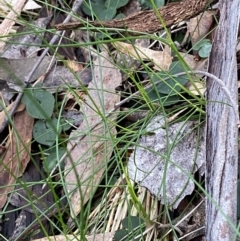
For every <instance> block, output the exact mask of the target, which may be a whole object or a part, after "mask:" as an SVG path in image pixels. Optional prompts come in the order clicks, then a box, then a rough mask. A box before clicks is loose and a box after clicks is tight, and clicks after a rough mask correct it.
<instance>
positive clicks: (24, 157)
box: [0, 110, 34, 208]
mask: <svg viewBox="0 0 240 241" xmlns="http://www.w3.org/2000/svg"><path fill="white" fill-rule="evenodd" d="M23 123H24V125H23ZM33 123H34V119H33V118H32V117H30V116H29V115H28V113H27V111H26V110H23V111H22V112H18V113H16V114H15V117H14V131H12V132H11V134H10V140H11V142H10V143H9V145H8V147H7V151H6V154H5V156H4V158H3V160H2V162H1V166H0V208H2V207H3V206H4V205H5V202H6V200H7V195H8V194H9V193H10V192H11V190H13V189H14V183H15V182H16V179H17V178H18V177H20V176H22V174H23V173H24V171H25V168H26V166H27V164H28V162H29V160H30V156H29V153H31V140H32V128H33ZM16 133H17V134H16Z"/></svg>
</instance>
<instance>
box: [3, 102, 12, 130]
mask: <svg viewBox="0 0 240 241" xmlns="http://www.w3.org/2000/svg"><path fill="white" fill-rule="evenodd" d="M13 105H14V102H12V103H11V104H10V105H8V106H7V107H6V111H10V110H11V108H12V106H13ZM6 111H5V110H2V111H0V125H2V124H3V122H4V121H5V119H6Z"/></svg>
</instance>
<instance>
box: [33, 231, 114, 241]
mask: <svg viewBox="0 0 240 241" xmlns="http://www.w3.org/2000/svg"><path fill="white" fill-rule="evenodd" d="M114 233H115V232H111V233H100V234H94V235H91V236H86V239H87V240H88V241H113V238H114ZM66 238H68V239H66ZM66 240H71V241H79V240H81V237H80V236H78V235H55V236H50V237H45V238H39V239H34V240H33V241H66Z"/></svg>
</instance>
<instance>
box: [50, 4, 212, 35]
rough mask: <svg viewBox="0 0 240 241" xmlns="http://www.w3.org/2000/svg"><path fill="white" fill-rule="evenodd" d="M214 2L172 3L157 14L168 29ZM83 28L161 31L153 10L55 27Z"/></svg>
mask: <svg viewBox="0 0 240 241" xmlns="http://www.w3.org/2000/svg"><path fill="white" fill-rule="evenodd" d="M215 2H217V0H184V1H181V2H174V3H170V4H168V5H166V6H164V7H162V8H159V14H160V16H161V17H162V19H163V21H164V24H165V25H166V26H167V27H169V26H172V25H173V24H177V23H179V22H181V21H183V20H187V19H190V18H192V17H194V16H196V15H197V14H199V13H200V12H202V11H203V10H205V9H206V8H207V7H208V6H209V5H210V4H213V3H215ZM84 26H88V27H89V26H94V27H105V28H122V29H127V30H130V31H138V32H145V33H154V32H157V31H159V30H161V29H163V25H162V24H161V21H160V20H159V16H157V15H156V13H155V12H154V10H146V11H140V12H137V13H135V14H132V15H130V16H128V17H126V18H124V19H114V20H111V21H104V22H99V21H89V22H88V23H86V22H79V23H77V22H74V23H67V24H57V25H55V27H56V28H57V30H67V29H74V28H79V27H84Z"/></svg>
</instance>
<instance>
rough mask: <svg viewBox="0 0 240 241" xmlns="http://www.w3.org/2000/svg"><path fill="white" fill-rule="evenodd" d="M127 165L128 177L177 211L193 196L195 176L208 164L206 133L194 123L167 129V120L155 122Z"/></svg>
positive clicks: (180, 124)
mask: <svg viewBox="0 0 240 241" xmlns="http://www.w3.org/2000/svg"><path fill="white" fill-rule="evenodd" d="M146 133H150V134H149V135H148V134H146V135H144V136H142V137H141V139H140V141H139V143H138V145H137V147H136V149H135V151H134V152H133V153H132V154H131V156H130V158H129V162H128V172H129V177H130V178H131V179H132V180H133V181H135V182H137V183H139V185H141V186H144V187H146V188H148V189H149V191H150V192H151V193H152V194H154V195H155V196H156V197H157V198H158V199H159V200H161V203H162V204H165V205H172V206H173V208H177V206H178V204H179V203H180V202H181V200H182V199H183V198H184V197H185V196H186V195H189V194H191V193H192V192H193V190H194V182H193V177H192V175H193V174H194V173H195V172H196V171H197V170H199V169H201V170H200V174H203V169H202V168H204V163H205V138H204V136H205V130H204V127H201V128H200V131H199V136H198V127H197V124H195V123H194V122H187V123H186V122H180V123H176V124H173V125H170V126H169V127H168V131H166V127H165V120H164V117H163V116H161V115H159V116H155V117H154V118H152V120H151V121H150V123H149V124H148V126H147V128H146Z"/></svg>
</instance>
